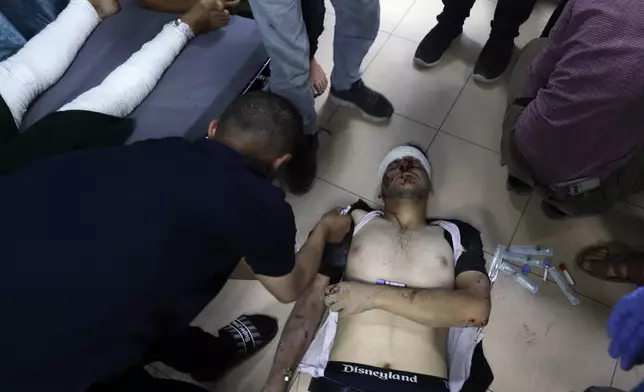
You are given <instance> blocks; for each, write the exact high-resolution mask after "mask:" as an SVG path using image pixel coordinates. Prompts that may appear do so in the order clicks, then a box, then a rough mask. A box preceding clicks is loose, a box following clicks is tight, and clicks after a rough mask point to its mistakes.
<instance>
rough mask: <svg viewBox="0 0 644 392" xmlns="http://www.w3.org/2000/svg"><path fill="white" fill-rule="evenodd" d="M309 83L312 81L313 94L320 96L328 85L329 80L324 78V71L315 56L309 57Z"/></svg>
mask: <svg viewBox="0 0 644 392" xmlns="http://www.w3.org/2000/svg"><path fill="white" fill-rule="evenodd" d="M310 69H311V71H310V72H311V83H313V91H314V92H315V96H316V97H317V96H320V95H322V94H324V91H326V88H327V86H328V85H329V80H328V79H327V78H326V73H324V70H323V69H322V66H321V65H320V64H319V63H318V62H317V61H316V60H315V57H314V58H312V59H311V68H310Z"/></svg>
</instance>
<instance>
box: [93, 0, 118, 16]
mask: <svg viewBox="0 0 644 392" xmlns="http://www.w3.org/2000/svg"><path fill="white" fill-rule="evenodd" d="M89 3H90V4H91V5H92V6H93V7H94V9H95V10H96V13H97V14H98V17H99V18H101V20H102V19H105V18H108V17H110V16H112V15H114V14H116V13H117V12H119V10H120V9H121V7H120V6H119V2H118V1H117V0H89Z"/></svg>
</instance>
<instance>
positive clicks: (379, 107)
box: [330, 79, 394, 121]
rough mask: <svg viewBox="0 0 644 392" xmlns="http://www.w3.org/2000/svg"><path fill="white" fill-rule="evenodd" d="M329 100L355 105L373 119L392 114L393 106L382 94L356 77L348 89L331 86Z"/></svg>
mask: <svg viewBox="0 0 644 392" xmlns="http://www.w3.org/2000/svg"><path fill="white" fill-rule="evenodd" d="M330 95H331V101H332V102H333V103H335V104H337V105H341V106H347V107H355V108H358V109H360V111H362V115H363V116H364V117H366V118H368V119H370V120H373V121H385V120H388V119H389V118H390V117H391V116H392V115H393V114H394V107H393V105H392V104H391V102H389V100H388V99H387V98H385V96H384V95H382V94H380V93H379V92H376V91H373V90H372V89H370V88H369V87H367V86H365V84H364V83H363V82H362V79H358V81H356V82H355V83H353V84H352V85H351V88H350V89H349V90H336V89H334V88H333V86H331V91H330Z"/></svg>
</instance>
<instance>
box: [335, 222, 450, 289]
mask: <svg viewBox="0 0 644 392" xmlns="http://www.w3.org/2000/svg"><path fill="white" fill-rule="evenodd" d="M346 274H347V277H348V278H349V280H357V281H362V282H365V283H375V282H376V281H377V280H379V279H385V280H389V281H392V282H397V283H404V284H405V285H407V286H409V287H417V288H438V287H441V288H453V287H454V254H453V251H452V248H451V247H450V245H449V244H448V242H447V241H446V240H445V237H444V232H443V229H442V228H440V227H437V226H428V227H425V228H423V229H421V230H416V231H401V230H400V229H399V228H398V227H396V226H394V225H392V224H391V223H390V222H388V221H386V220H382V219H377V220H374V221H372V222H370V223H369V224H368V225H366V226H365V227H364V228H363V229H362V230H361V231H360V232H359V233H358V234H357V235H356V236H355V237H354V239H353V242H352V245H351V250H350V252H349V260H348V263H347V270H346Z"/></svg>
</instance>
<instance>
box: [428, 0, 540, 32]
mask: <svg viewBox="0 0 644 392" xmlns="http://www.w3.org/2000/svg"><path fill="white" fill-rule="evenodd" d="M475 1H476V0H443V5H444V8H443V12H442V13H441V14H440V15H438V18H437V19H438V22H439V23H441V24H442V25H443V26H445V27H448V28H453V29H454V30H460V29H461V28H462V27H463V23H464V22H465V19H467V17H468V16H470V10H471V9H472V7H473V6H474V2H475ZM481 1H482V0H481ZM536 2H537V0H498V3H497V5H496V10H495V11H494V20H492V24H491V25H492V33H491V34H490V37H500V38H514V37H516V36H518V35H519V27H520V26H521V25H522V24H523V23H524V22H525V21H526V20H528V18H529V17H530V14H531V13H532V9H533V8H534V5H535V3H536Z"/></svg>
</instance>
